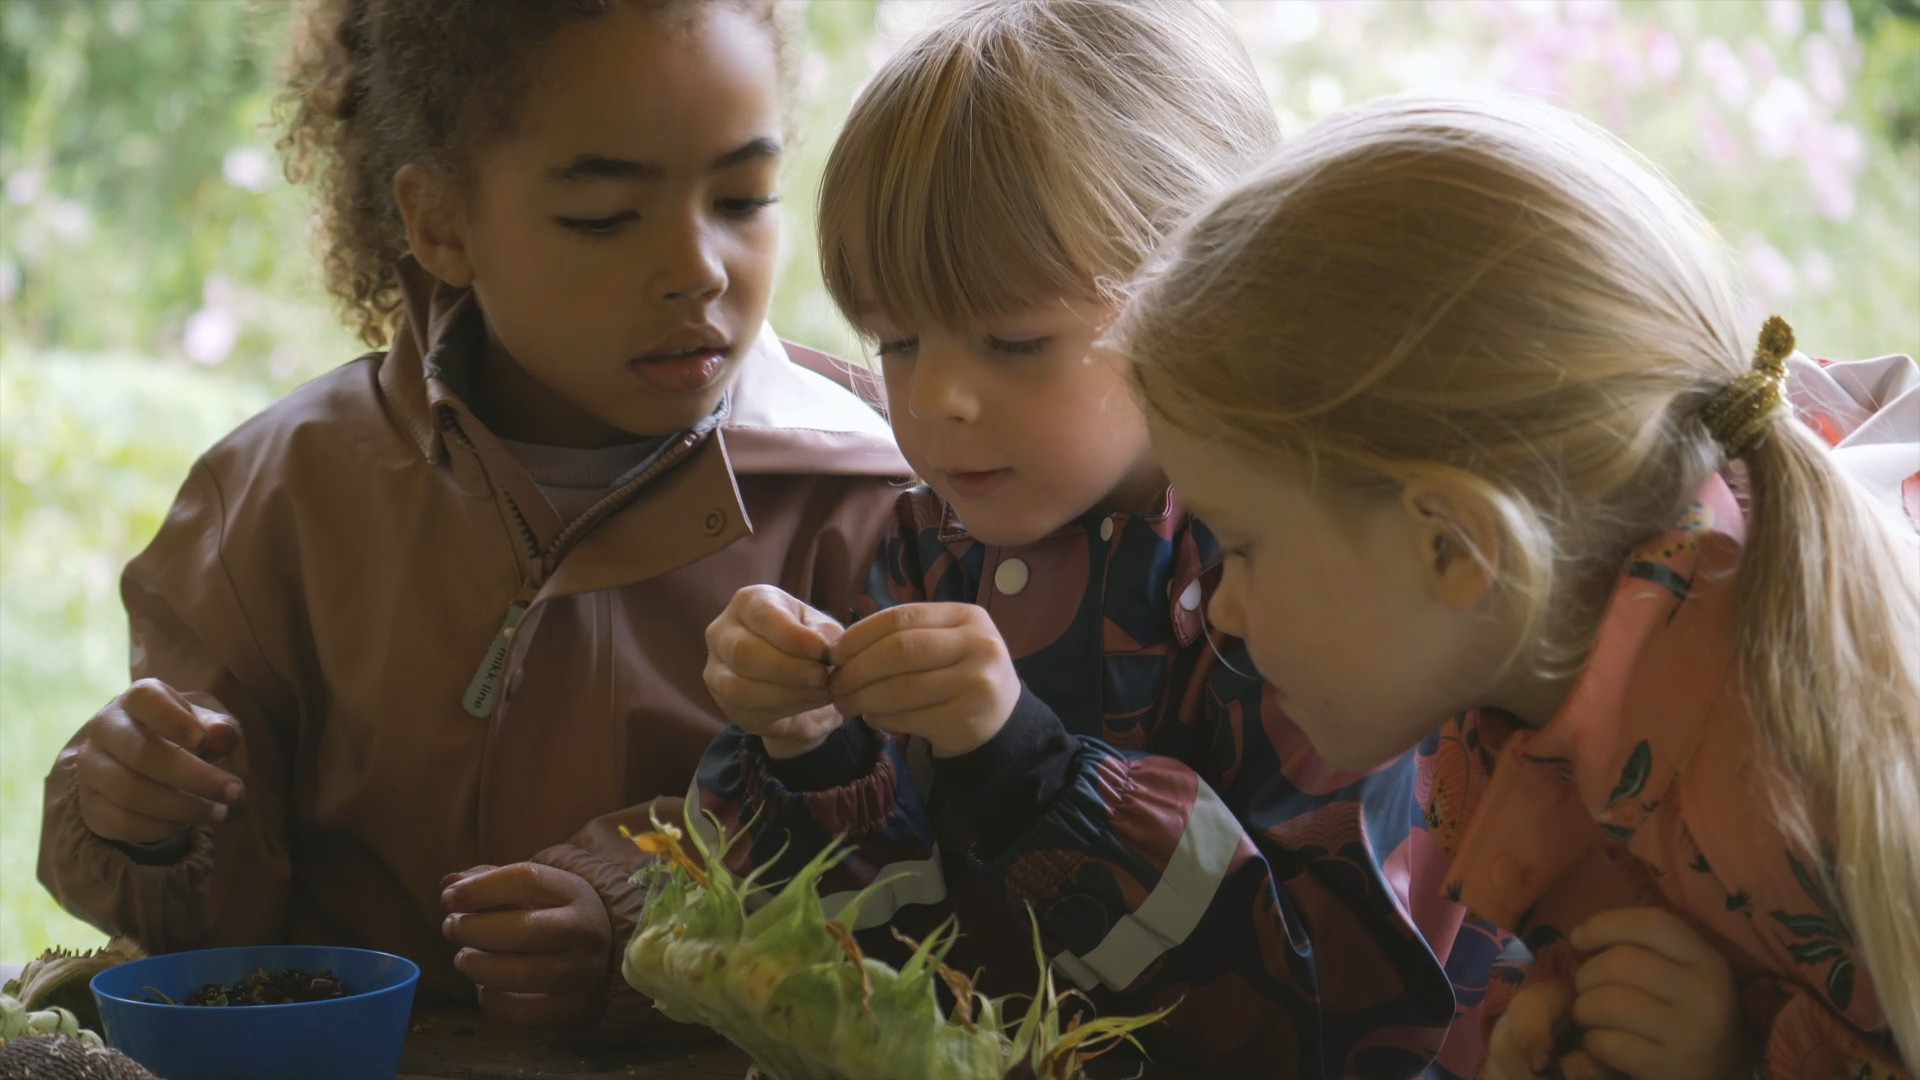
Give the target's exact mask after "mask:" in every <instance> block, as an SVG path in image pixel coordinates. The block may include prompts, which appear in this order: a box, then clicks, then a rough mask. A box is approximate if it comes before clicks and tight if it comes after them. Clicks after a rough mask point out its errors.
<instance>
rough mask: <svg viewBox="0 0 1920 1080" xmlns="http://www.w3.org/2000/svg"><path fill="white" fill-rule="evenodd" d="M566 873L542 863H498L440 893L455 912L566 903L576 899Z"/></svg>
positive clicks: (443, 900)
mask: <svg viewBox="0 0 1920 1080" xmlns="http://www.w3.org/2000/svg"><path fill="white" fill-rule="evenodd" d="M549 871H550V872H549ZM563 873H565V872H564V871H559V870H554V869H553V868H552V867H548V866H542V865H540V864H538V863H514V864H512V865H510V866H498V867H494V868H492V869H489V870H483V871H480V872H479V873H472V874H469V875H468V876H467V877H465V878H463V879H461V880H460V881H457V882H455V883H454V884H452V885H449V886H447V888H445V889H443V890H442V891H441V893H440V902H441V903H442V904H445V905H446V907H447V910H448V911H452V912H468V911H487V910H490V909H494V908H545V907H553V906H557V905H565V904H567V903H569V902H571V901H572V899H573V892H572V891H571V890H570V889H568V888H566V886H567V884H568V883H567V882H566V881H564V880H563V879H561V878H559V877H557V875H560V874H563ZM569 876H571V875H569Z"/></svg>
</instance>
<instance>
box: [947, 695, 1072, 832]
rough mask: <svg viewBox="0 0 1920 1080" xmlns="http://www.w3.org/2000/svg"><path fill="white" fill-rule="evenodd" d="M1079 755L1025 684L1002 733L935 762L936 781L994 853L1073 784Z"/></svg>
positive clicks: (1068, 736) (1069, 737)
mask: <svg viewBox="0 0 1920 1080" xmlns="http://www.w3.org/2000/svg"><path fill="white" fill-rule="evenodd" d="M1079 751H1080V743H1079V740H1078V739H1075V738H1074V737H1073V736H1072V735H1071V734H1069V733H1068V731H1067V729H1066V725H1064V724H1062V723H1061V722H1060V718H1059V717H1058V716H1056V715H1055V714H1054V711H1053V710H1052V709H1051V708H1049V707H1048V706H1047V703H1046V702H1044V701H1041V700H1040V699H1039V697H1037V696H1036V695H1035V694H1034V693H1033V691H1032V690H1029V689H1027V687H1026V686H1025V685H1022V686H1021V687H1020V700H1019V701H1018V702H1016V703H1015V704H1014V707H1013V714H1012V715H1011V716H1009V717H1007V722H1006V724H1005V726H1003V727H1001V729H1000V732H999V734H997V735H995V736H994V737H993V738H991V739H989V740H987V742H986V743H985V744H983V745H981V746H980V747H978V748H976V749H974V750H970V751H968V752H967V753H964V754H961V755H959V756H957V757H950V758H935V759H934V761H933V769H934V779H935V781H936V783H937V785H938V788H939V790H940V791H941V792H943V794H942V796H941V797H942V798H943V799H945V800H946V801H947V803H948V805H950V806H952V807H953V808H954V809H956V810H957V811H959V813H960V814H961V815H963V816H964V817H965V818H966V819H967V821H968V822H969V823H971V824H972V826H973V829H974V833H975V835H976V836H977V837H978V838H979V841H980V844H981V846H982V848H983V849H984V850H983V854H989V853H992V852H998V851H1000V850H1001V849H1003V848H1005V847H1006V846H1007V845H1008V844H1011V843H1012V842H1013V841H1014V840H1016V839H1018V838H1019V837H1020V835H1021V834H1022V833H1024V832H1026V831H1027V830H1028V829H1030V828H1032V827H1033V825H1034V823H1035V822H1037V821H1039V820H1040V817H1041V815H1042V814H1044V813H1045V812H1046V810H1047V807H1048V806H1049V805H1051V804H1052V802H1053V800H1054V797H1055V796H1057V795H1059V794H1060V792H1061V790H1062V789H1064V788H1065V787H1066V786H1067V784H1068V783H1069V781H1070V779H1071V776H1072V773H1073V764H1074V759H1075V758H1076V757H1077V756H1078V754H1079Z"/></svg>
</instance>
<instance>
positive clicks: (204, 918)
mask: <svg viewBox="0 0 1920 1080" xmlns="http://www.w3.org/2000/svg"><path fill="white" fill-rule="evenodd" d="M229 539H230V538H229V518H228V508H227V506H226V504H225V501H224V498H223V495H222V492H221V489H220V485H219V483H218V481H217V479H216V477H215V475H214V473H213V471H212V469H211V468H210V467H209V465H208V464H207V462H206V460H205V459H202V461H201V462H199V463H197V464H196V465H195V466H194V468H193V471H192V472H191V473H190V474H189V475H188V477H187V481H186V484H185V485H184V486H183V487H182V489H181V491H180V494H179V496H178V498H176V500H175V501H174V504H173V507H172V509H171V511H169V513H168V515H167V518H166V520H165V522H164V523H163V524H162V525H161V528H160V532H159V535H158V536H156V537H155V538H154V540H153V542H152V544H150V545H149V546H148V547H147V549H146V550H145V551H144V552H142V553H141V554H140V555H139V556H138V557H137V558H135V559H134V561H133V562H132V563H131V564H129V565H128V567H127V569H126V572H125V574H124V575H123V577H122V580H121V597H122V600H123V602H124V603H125V606H126V609H127V619H128V624H129V630H130V633H131V643H132V652H131V655H132V674H133V678H134V679H135V680H139V679H144V678H153V679H158V680H160V681H161V682H164V683H166V684H167V685H169V686H171V687H173V688H174V689H176V690H178V691H180V692H181V693H183V694H184V695H185V696H186V697H188V698H189V699H190V700H191V701H193V702H194V703H195V704H197V705H199V706H201V707H202V708H206V709H211V710H214V711H217V712H221V713H225V714H227V715H229V716H231V717H233V718H234V719H235V720H236V721H237V722H238V723H239V725H240V731H241V746H240V748H239V749H238V750H237V751H236V752H235V755H234V758H233V760H231V761H227V762H222V763H221V764H222V765H223V766H224V767H227V768H230V769H233V770H235V771H237V772H238V773H239V775H240V776H241V777H242V780H243V782H244V783H245V784H246V796H245V801H244V804H243V805H242V806H240V807H237V808H235V809H234V811H233V812H232V813H231V814H230V815H229V816H228V817H227V818H226V820H224V821H222V822H220V823H218V824H217V825H214V826H199V827H196V828H194V829H193V830H191V831H190V833H189V834H188V835H187V836H186V837H185V838H184V840H183V842H182V843H180V844H177V845H161V846H159V847H157V848H137V847H123V846H121V845H118V844H114V843H111V842H109V841H106V840H103V839H101V838H100V837H98V836H96V835H94V834H93V832H92V831H90V830H89V829H88V828H87V827H86V825H85V824H84V823H83V822H82V821H81V820H80V813H79V807H78V797H77V796H78V785H77V781H76V779H75V776H74V765H75V762H76V760H77V758H78V755H79V741H80V740H79V736H78V735H77V734H76V735H75V738H74V740H73V741H72V742H69V743H68V744H67V746H66V747H65V748H63V749H62V750H61V752H60V755H59V757H58V758H56V759H55V761H54V765H53V771H52V772H51V773H50V774H49V775H48V776H47V780H46V793H45V804H44V813H43V816H42V820H41V830H40V859H39V877H40V881H41V883H42V884H44V885H45V886H46V887H47V890H48V891H49V892H51V893H52V894H53V896H54V898H55V899H56V900H58V901H59V902H60V904H61V906H62V907H64V908H66V909H67V910H68V911H69V912H71V913H73V914H74V915H76V916H78V917H80V918H82V919H84V920H86V921H87V922H89V923H91V924H93V925H94V926H96V927H99V928H100V929H101V930H104V931H106V932H107V933H109V934H115V935H123V936H126V937H129V938H132V939H133V940H134V941H136V942H138V943H139V944H140V946H141V947H142V948H144V949H146V950H148V951H149V952H156V953H158V952H175V951H179V950H182V949H195V948H208V947H217V946H226V945H242V944H256V943H263V942H271V941H278V940H283V939H284V937H285V935H286V932H287V923H288V882H289V880H290V877H291V875H290V870H289V864H288V858H287V817H288V809H287V799H288V787H289V783H288V777H289V775H290V773H289V770H290V750H291V748H292V747H293V745H294V741H295V736H294V724H295V722H296V721H295V719H294V718H295V717H296V716H297V707H296V706H295V704H294V699H293V696H292V694H291V693H290V692H289V690H288V689H287V687H286V685H285V683H284V682H282V681H281V680H280V679H278V678H277V677H276V676H275V675H274V674H273V672H272V667H271V665H270V664H269V663H268V661H267V658H266V656H265V654H264V653H263V651H262V649H261V647H260V645H259V642H258V641H257V640H256V639H255V636H254V630H253V626H252V623H251V622H250V621H249V618H248V612H247V610H246V608H245V606H244V603H243V600H242V596H243V590H242V589H241V588H240V587H239V586H238V585H237V584H236V581H235V577H234V574H233V572H232V568H231V566H230V564H229V560H228V557H227V552H228V550H229V546H228V545H229Z"/></svg>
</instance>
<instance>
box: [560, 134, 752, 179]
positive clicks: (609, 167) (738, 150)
mask: <svg viewBox="0 0 1920 1080" xmlns="http://www.w3.org/2000/svg"><path fill="white" fill-rule="evenodd" d="M780 150H781V147H780V140H778V139H771V138H768V137H766V136H764V135H762V136H760V137H758V138H753V139H748V140H747V141H746V142H744V143H741V144H740V145H739V146H736V147H734V148H733V149H731V150H729V151H727V152H726V153H724V154H721V155H720V156H719V157H717V158H714V159H713V163H712V164H710V165H708V166H707V171H708V172H722V171H724V170H726V169H731V168H733V167H734V166H735V165H739V164H742V163H744V162H748V161H757V160H759V159H761V158H770V157H779V156H780ZM666 174H667V170H666V167H665V166H664V165H661V164H659V163H658V162H653V161H634V160H632V159H629V158H615V157H607V156H605V155H603V154H581V155H580V156H579V157H576V158H574V159H573V160H572V161H569V162H567V163H566V164H565V165H559V166H556V167H554V168H552V169H549V170H547V177H548V178H549V179H552V180H559V181H562V182H566V183H577V182H580V181H585V180H639V181H653V180H659V179H660V178H661V177H663V176H665V175H666Z"/></svg>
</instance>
